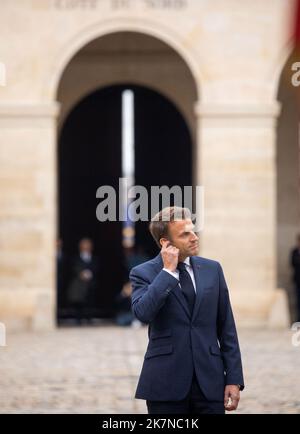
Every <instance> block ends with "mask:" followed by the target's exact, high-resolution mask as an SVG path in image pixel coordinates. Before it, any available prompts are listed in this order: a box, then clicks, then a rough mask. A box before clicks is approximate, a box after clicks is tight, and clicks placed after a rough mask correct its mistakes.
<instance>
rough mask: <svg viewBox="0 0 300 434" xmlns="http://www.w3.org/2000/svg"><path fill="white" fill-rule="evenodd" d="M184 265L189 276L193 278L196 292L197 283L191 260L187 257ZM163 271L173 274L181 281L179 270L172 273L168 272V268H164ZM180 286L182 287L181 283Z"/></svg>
mask: <svg viewBox="0 0 300 434" xmlns="http://www.w3.org/2000/svg"><path fill="white" fill-rule="evenodd" d="M183 263H184V265H185V268H186V270H187V271H188V273H189V275H190V276H191V279H192V282H193V286H194V290H195V292H196V282H195V276H194V270H193V267H192V266H191V261H190V258H189V257H187V258H186V259H185V260H184V262H183ZM163 270H164V271H166V272H167V273H169V274H171V275H172V276H173V277H175V279H177V280H179V271H178V270H177V269H176V270H175V271H170V270H167V269H166V268H163ZM179 286H180V283H179Z"/></svg>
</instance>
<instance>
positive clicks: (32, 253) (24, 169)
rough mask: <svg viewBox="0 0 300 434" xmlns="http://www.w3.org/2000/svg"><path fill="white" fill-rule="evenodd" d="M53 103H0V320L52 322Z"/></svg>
mask: <svg viewBox="0 0 300 434" xmlns="http://www.w3.org/2000/svg"><path fill="white" fill-rule="evenodd" d="M57 114H58V106H57V105H56V104H54V103H49V104H46V103H45V104H39V103H28V104H23V103H7V104H4V103H1V105H0V130H1V134H0V321H1V322H3V323H4V324H5V325H6V328H7V331H8V332H9V331H10V330H11V329H14V328H17V329H22V330H24V329H35V330H37V329H38V330H41V329H46V330H49V329H51V328H53V326H54V324H55V239H56V116H57Z"/></svg>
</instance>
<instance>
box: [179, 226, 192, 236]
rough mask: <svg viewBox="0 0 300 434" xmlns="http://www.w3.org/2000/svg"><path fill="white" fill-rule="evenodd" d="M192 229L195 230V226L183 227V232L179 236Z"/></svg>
mask: <svg viewBox="0 0 300 434" xmlns="http://www.w3.org/2000/svg"><path fill="white" fill-rule="evenodd" d="M193 229H195V225H191V226H188V227H185V228H184V230H183V231H182V232H180V235H182V234H184V233H185V232H191V231H192V230H193Z"/></svg>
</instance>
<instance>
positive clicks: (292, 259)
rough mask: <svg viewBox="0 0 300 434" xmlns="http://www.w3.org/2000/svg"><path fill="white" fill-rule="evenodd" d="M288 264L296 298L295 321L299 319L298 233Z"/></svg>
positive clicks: (299, 248)
mask: <svg viewBox="0 0 300 434" xmlns="http://www.w3.org/2000/svg"><path fill="white" fill-rule="evenodd" d="M290 264H291V267H292V269H293V281H294V285H295V294H296V300H297V307H296V309H297V321H300V234H298V235H297V245H296V247H295V248H293V249H292V251H291V254H290Z"/></svg>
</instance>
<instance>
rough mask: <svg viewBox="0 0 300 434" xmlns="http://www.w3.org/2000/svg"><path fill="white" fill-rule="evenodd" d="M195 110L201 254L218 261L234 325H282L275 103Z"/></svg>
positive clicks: (284, 318) (205, 106) (203, 106)
mask: <svg viewBox="0 0 300 434" xmlns="http://www.w3.org/2000/svg"><path fill="white" fill-rule="evenodd" d="M195 110H196V114H197V117H198V162H197V174H198V180H197V183H198V185H203V186H204V188H205V224H204V230H203V232H202V233H201V242H200V244H201V252H200V254H201V255H202V256H205V257H208V258H212V259H216V260H218V261H220V262H221V264H222V266H223V269H224V273H225V277H226V279H227V283H228V286H229V288H230V294H231V299H232V302H233V305H234V308H235V316H236V319H237V321H238V323H239V324H243V325H246V326H257V327H259V326H266V325H272V326H275V325H276V326H277V325H280V326H282V325H287V313H286V302H285V298H284V296H283V293H282V292H280V291H278V290H276V266H277V265H276V236H275V235H276V183H275V181H276V178H275V177H276V162H275V147H276V145H275V138H276V137H275V135H276V130H275V126H276V120H277V117H278V114H279V106H278V103H276V102H274V103H270V104H257V105H249V106H247V105H236V104H234V105H231V104H226V105H222V104H199V103H198V104H197V105H196V107H195ZM278 304H279V307H278ZM275 311H276V315H274V312H275Z"/></svg>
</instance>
